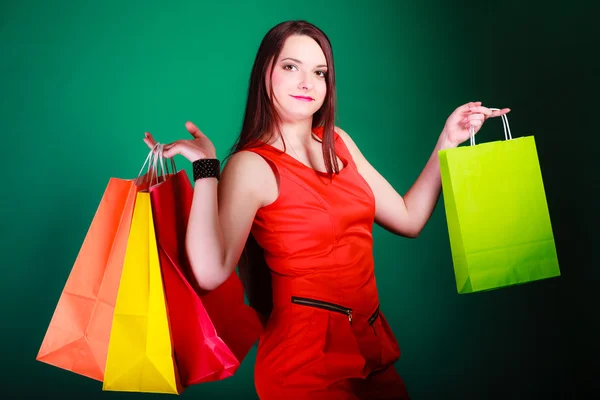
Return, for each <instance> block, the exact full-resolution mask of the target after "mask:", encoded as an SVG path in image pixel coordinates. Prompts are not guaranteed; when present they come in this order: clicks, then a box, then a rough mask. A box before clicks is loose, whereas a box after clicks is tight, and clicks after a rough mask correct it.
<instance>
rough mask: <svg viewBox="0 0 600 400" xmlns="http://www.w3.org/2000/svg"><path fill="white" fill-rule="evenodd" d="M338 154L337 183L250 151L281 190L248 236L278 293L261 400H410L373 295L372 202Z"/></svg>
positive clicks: (264, 353)
mask: <svg viewBox="0 0 600 400" xmlns="http://www.w3.org/2000/svg"><path fill="white" fill-rule="evenodd" d="M313 133H314V134H315V135H316V136H318V137H319V138H321V139H322V137H323V128H322V127H321V128H315V129H313ZM335 148H336V153H337V155H338V157H339V158H340V160H342V162H343V165H344V168H343V169H342V170H341V171H340V174H339V175H335V174H334V175H333V179H332V180H331V181H330V179H329V177H328V175H327V173H325V172H320V171H316V170H314V169H312V168H310V167H308V166H306V165H304V164H303V163H301V162H300V161H298V160H296V159H295V158H293V157H291V156H290V155H288V154H286V153H283V152H281V151H280V150H278V149H276V148H274V147H272V146H270V145H267V144H264V145H261V146H260V147H256V148H250V149H247V150H245V151H252V152H254V153H257V154H259V155H260V156H262V157H263V158H264V159H265V160H267V162H268V163H269V164H270V165H271V167H272V168H273V171H274V173H275V175H276V176H277V177H278V181H279V196H278V198H277V200H276V201H275V202H274V203H272V204H270V205H268V206H266V207H262V208H260V209H259V210H258V212H257V214H256V217H255V220H254V223H253V226H252V231H251V233H252V235H254V238H255V239H256V241H257V243H258V244H259V245H260V246H261V247H262V248H263V249H264V254H265V260H266V262H267V265H268V266H269V269H270V270H271V276H272V285H273V312H272V313H271V316H270V318H269V321H268V323H267V325H266V328H265V331H264V333H263V335H262V336H261V338H260V341H259V345H258V352H257V356H256V365H255V385H256V390H257V392H258V395H259V397H260V398H261V399H278V400H279V399H306V398H310V399H311V400H317V399H328V400H329V399H408V394H407V392H406V389H405V386H404V383H403V381H402V379H401V378H400V376H399V375H398V374H397V372H396V370H395V369H394V365H393V363H394V362H395V361H397V360H398V358H399V357H400V349H399V346H398V343H397V342H396V339H395V337H394V334H393V333H392V331H391V329H390V327H389V325H388V323H387V321H386V320H385V317H384V316H383V314H382V312H381V311H380V309H379V298H378V293H377V287H376V285H375V275H374V268H373V267H374V265H373V239H372V227H373V222H374V218H375V198H374V195H373V192H372V191H371V189H370V187H369V186H368V184H367V182H366V181H365V180H364V179H363V178H362V176H361V175H360V174H359V172H358V170H357V169H356V165H355V164H354V161H353V160H352V157H351V155H350V153H349V151H348V149H347V148H346V146H345V144H344V142H343V140H342V139H341V138H340V137H339V135H338V134H337V133H335Z"/></svg>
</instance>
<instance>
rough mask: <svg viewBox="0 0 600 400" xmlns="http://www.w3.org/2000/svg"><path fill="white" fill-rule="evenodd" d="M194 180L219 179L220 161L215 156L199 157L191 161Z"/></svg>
mask: <svg viewBox="0 0 600 400" xmlns="http://www.w3.org/2000/svg"><path fill="white" fill-rule="evenodd" d="M192 169H193V172H194V181H197V180H198V179H203V178H217V180H219V179H221V162H220V161H219V160H218V159H217V158H199V159H197V160H196V161H194V162H192Z"/></svg>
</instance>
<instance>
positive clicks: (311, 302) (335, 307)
mask: <svg viewBox="0 0 600 400" xmlns="http://www.w3.org/2000/svg"><path fill="white" fill-rule="evenodd" d="M292 303H294V304H301V305H304V306H309V307H317V308H322V309H324V310H329V311H334V312H338V313H340V314H345V315H347V316H348V321H350V325H352V309H351V308H347V307H344V306H340V305H339V304H335V303H330V302H328V301H323V300H315V299H309V298H306V297H298V296H292Z"/></svg>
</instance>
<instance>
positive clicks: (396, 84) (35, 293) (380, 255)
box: [0, 0, 600, 399]
mask: <svg viewBox="0 0 600 400" xmlns="http://www.w3.org/2000/svg"><path fill="white" fill-rule="evenodd" d="M8 3H9V2H2V4H1V5H0V57H1V61H0V91H1V94H2V96H1V97H0V99H1V100H0V134H1V135H2V145H3V155H4V168H3V169H2V170H3V183H4V184H3V185H2V195H1V196H0V201H1V203H0V205H1V207H0V213H1V221H2V240H1V241H0V243H1V244H0V246H1V248H0V249H1V251H2V253H1V254H2V278H1V279H0V285H1V286H0V289H1V290H0V293H1V294H0V296H1V298H0V299H1V304H2V321H3V322H2V329H1V331H0V332H1V335H2V336H1V341H0V343H2V353H1V354H2V363H1V365H2V367H1V368H2V371H1V373H0V377H1V378H0V379H2V391H3V393H2V394H1V395H0V397H3V398H48V397H55V398H56V397H60V398H69V399H70V398H73V399H75V398H86V399H94V398H98V399H100V398H104V399H109V398H118V397H121V398H123V396H128V398H151V397H155V396H154V395H150V394H144V395H136V394H127V395H124V394H120V393H106V392H105V393H103V392H102V391H101V384H100V383H99V382H96V381H93V380H91V379H88V378H84V377H81V376H79V375H75V374H73V373H70V372H67V371H64V370H61V369H58V368H55V367H52V366H49V365H47V364H43V363H40V362H37V361H35V356H36V354H37V351H38V348H39V345H40V343H41V341H42V339H43V336H44V334H45V331H46V328H47V325H48V323H49V321H50V318H51V316H52V313H53V311H54V307H55V305H56V302H57V300H58V297H59V296H60V293H61V291H62V288H63V285H64V283H65V281H66V279H67V277H68V274H69V272H70V269H71V266H72V264H73V262H74V260H75V257H76V256H77V253H78V250H79V247H80V245H81V243H82V240H83V238H84V236H85V234H86V231H87V228H88V226H89V223H90V221H91V219H92V217H93V215H94V212H95V210H96V207H97V206H98V202H99V200H100V198H101V196H102V193H103V191H104V189H105V187H106V184H107V182H108V179H109V178H110V177H111V176H115V177H122V178H130V177H134V176H136V175H137V173H138V171H139V168H140V166H141V163H142V162H143V160H144V159H145V157H146V154H147V148H146V147H145V145H144V143H143V142H142V138H143V135H144V131H146V130H149V131H151V132H152V133H153V134H154V135H155V137H156V138H157V140H159V141H161V142H171V141H174V140H177V139H180V138H184V139H185V138H188V134H187V132H186V130H185V127H184V123H185V121H186V120H192V121H194V122H195V123H197V125H198V126H199V127H200V129H202V130H203V131H204V132H205V133H206V134H207V135H208V136H209V137H210V138H211V139H212V140H213V142H214V143H215V145H216V147H217V150H218V156H219V157H220V158H222V157H223V156H224V155H225V154H226V153H227V151H228V149H229V147H230V146H231V145H232V144H233V141H234V139H235V137H236V136H237V134H238V132H239V129H240V126H241V118H242V115H243V107H244V102H245V96H246V90H247V82H248V78H249V73H250V68H251V66H252V62H253V60H254V56H255V53H256V50H257V49H258V45H259V43H260V40H261V39H262V37H263V36H264V34H265V33H266V32H267V31H268V29H269V28H271V27H272V26H274V25H275V24H277V23H279V22H281V21H284V20H289V19H306V20H308V21H310V22H312V23H314V24H316V25H317V26H319V27H321V28H322V29H323V30H324V31H325V32H326V33H327V34H328V36H329V37H330V39H331V41H332V44H333V48H334V56H335V62H336V69H337V78H338V95H339V102H338V111H339V119H338V124H339V125H340V126H341V127H343V128H344V129H345V130H346V131H347V132H349V133H350V135H352V137H353V138H354V140H355V141H356V142H357V143H358V145H359V147H360V148H361V149H362V151H363V153H364V154H365V155H366V157H367V158H368V159H369V160H370V161H371V163H372V164H373V165H374V166H375V167H376V168H377V169H378V170H379V171H380V172H381V173H382V174H383V175H384V176H385V177H386V178H387V179H388V180H389V182H390V183H391V184H392V185H393V186H394V187H395V188H396V189H397V190H398V191H399V192H400V193H401V194H403V193H405V191H406V190H407V189H408V188H409V187H410V185H411V184H412V183H413V182H414V180H415V179H416V177H417V175H418V174H419V172H420V170H421V168H422V167H423V166H424V164H425V162H426V160H427V158H428V157H429V155H430V153H431V151H432V149H433V146H434V145H435V142H436V140H437V137H438V135H439V133H440V131H441V129H442V127H443V125H444V122H445V119H446V118H447V116H448V115H449V114H450V113H451V112H452V111H453V110H454V108H456V107H457V106H459V105H461V104H463V103H465V102H468V101H477V100H480V101H483V103H484V105H486V106H490V107H510V108H511V109H512V112H511V113H510V114H509V120H510V122H511V127H512V131H513V135H514V136H525V135H535V138H536V143H537V147H538V153H539V158H540V164H541V168H542V174H543V177H544V183H545V188H546V194H547V200H548V205H549V209H550V215H551V219H552V224H553V229H554V234H555V240H556V246H557V251H558V256H559V261H560V265H561V272H562V276H561V277H559V278H556V279H551V280H546V281H540V282H535V283H530V284H526V285H521V286H516V287H511V288H506V289H501V290H496V291H492V292H485V293H477V294H472V295H458V294H457V293H456V287H455V282H454V271H453V267H452V258H451V254H450V245H449V240H448V232H447V226H446V220H445V215H444V208H443V203H442V202H443V199H440V202H439V203H438V206H437V208H436V210H435V213H434V215H433V217H432V219H431V221H430V223H429V224H428V225H427V227H426V228H425V230H424V231H423V233H422V235H421V236H420V237H419V238H418V239H416V240H410V239H405V238H401V237H397V236H394V235H392V234H390V233H388V232H386V231H384V230H383V229H381V228H379V227H375V232H374V235H375V250H374V251H375V258H376V274H377V277H378V285H379V289H380V293H381V302H382V308H383V310H384V312H385V313H386V315H387V317H388V320H389V322H390V325H391V326H392V328H393V330H394V332H395V334H396V336H397V338H398V340H399V342H400V345H401V348H402V351H403V354H402V357H401V359H400V360H399V361H398V363H397V364H396V366H397V369H398V370H399V372H400V373H401V374H402V376H403V377H404V379H405V381H406V383H407V385H408V388H409V391H410V393H411V395H412V397H413V399H440V398H444V399H492V398H511V399H534V398H552V399H554V398H568V399H575V398H587V396H586V395H584V394H585V393H589V391H591V390H592V389H595V390H596V391H597V390H598V389H599V385H600V384H599V383H598V382H599V381H600V379H599V373H598V371H599V370H600V366H599V361H598V356H599V352H598V341H599V340H598V337H599V331H598V328H595V327H594V324H595V325H598V322H599V321H598V319H599V318H598V315H599V313H598V305H599V304H600V302H599V299H598V294H597V293H598V284H599V283H600V279H599V276H600V273H599V272H598V261H597V258H596V257H593V256H592V253H593V251H592V249H593V247H592V246H594V245H597V242H598V233H597V231H595V230H594V231H593V230H592V228H593V227H595V226H597V225H596V223H595V221H597V215H598V208H599V207H598V201H597V198H596V197H594V196H593V195H592V193H594V191H597V190H598V186H599V185H598V183H599V179H598V176H597V171H598V164H597V162H596V161H595V159H596V156H597V150H596V149H597V148H598V146H599V145H600V139H598V130H597V126H596V125H597V124H593V122H596V121H597V115H598V112H597V108H598V104H597V99H596V94H597V90H598V80H599V75H600V74H599V73H598V67H597V64H595V63H594V60H593V54H594V53H595V52H597V47H596V46H595V45H594V44H593V43H594V41H595V40H597V38H598V37H600V31H599V29H598V27H597V26H598V24H597V20H596V17H595V15H596V13H595V12H594V10H592V9H589V8H585V7H584V6H583V3H579V2H577V1H570V2H568V3H564V4H562V5H560V4H557V5H555V6H551V5H548V4H547V2H542V1H530V2H527V4H518V2H515V1H507V2H481V3H477V2H467V1H449V2H444V1H421V2H416V1H415V2H404V1H373V2H371V3H369V2H367V1H324V2H281V1H264V2H261V3H258V4H253V3H252V4H251V2H247V3H246V2H231V1H227V0H222V1H217V2H204V1H177V2H168V1H143V2H142V1H119V2H115V1H111V2H107V1H95V2H94V1H61V2H56V3H54V4H50V3H51V2H45V1H28V0H22V1H20V2H11V3H12V4H8ZM590 4H591V2H590ZM594 119H595V120H596V121H594ZM501 138H502V124H501V122H500V120H492V121H488V122H487V123H486V124H485V126H484V128H483V130H482V131H481V133H480V134H479V135H478V142H480V143H481V142H483V141H492V140H500V139H501ZM176 161H177V162H178V164H179V166H180V168H186V169H187V170H188V173H189V171H190V170H191V169H190V166H189V163H186V161H185V160H184V159H183V158H180V157H178V158H176ZM254 358H255V350H253V351H252V352H251V353H250V355H249V356H248V357H247V358H246V359H245V360H244V362H243V364H242V366H241V367H240V369H239V372H238V374H237V375H236V376H234V377H233V378H230V379H227V380H225V381H222V382H215V383H209V384H203V385H199V386H195V387H191V388H189V389H188V390H187V391H186V392H184V394H183V395H182V397H184V398H238V399H242V398H256V393H255V391H254V385H253V377H252V374H253V363H254Z"/></svg>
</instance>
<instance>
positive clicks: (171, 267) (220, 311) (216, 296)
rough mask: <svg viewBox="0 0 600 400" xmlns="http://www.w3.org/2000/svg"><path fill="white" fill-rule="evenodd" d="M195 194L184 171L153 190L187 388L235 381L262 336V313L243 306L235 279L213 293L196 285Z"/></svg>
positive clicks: (175, 339)
mask: <svg viewBox="0 0 600 400" xmlns="http://www.w3.org/2000/svg"><path fill="white" fill-rule="evenodd" d="M192 195H193V188H192V185H191V183H190V181H189V179H188V176H187V174H186V172H185V171H184V170H182V171H179V172H178V173H176V174H173V175H169V176H167V178H166V180H165V181H163V182H161V183H160V184H158V185H155V186H153V187H151V189H150V196H151V201H152V212H153V219H154V223H155V229H156V236H157V243H158V249H159V256H160V264H161V270H162V273H163V280H164V287H165V293H166V298H167V307H168V310H169V320H170V326H171V335H172V338H173V344H174V349H175V358H176V360H177V367H178V369H179V374H180V378H181V383H182V384H183V385H184V386H188V385H193V384H197V383H201V382H209V381H215V380H221V379H224V378H227V377H230V376H232V375H233V374H234V373H235V371H236V370H237V368H238V367H239V365H240V363H241V361H242V360H243V359H244V357H245V356H246V354H247V353H248V351H249V350H250V348H251V347H252V345H253V344H254V343H255V342H256V340H257V339H258V337H259V336H260V334H261V332H262V324H261V322H260V320H259V317H258V314H257V313H256V312H255V311H254V310H253V309H252V308H250V307H249V306H247V305H246V304H244V292H243V287H242V284H241V282H240V280H239V278H238V276H237V274H235V273H232V274H231V276H230V277H229V279H228V280H227V281H226V282H224V283H223V284H222V285H221V286H219V287H218V288H217V289H215V290H213V291H210V292H206V291H202V290H201V289H199V288H198V287H197V285H196V284H195V283H194V282H195V279H194V278H193V274H192V270H191V267H190V264H189V261H188V258H187V255H186V250H185V235H186V229H187V221H188V218H189V214H190V208H191V205H192Z"/></svg>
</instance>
